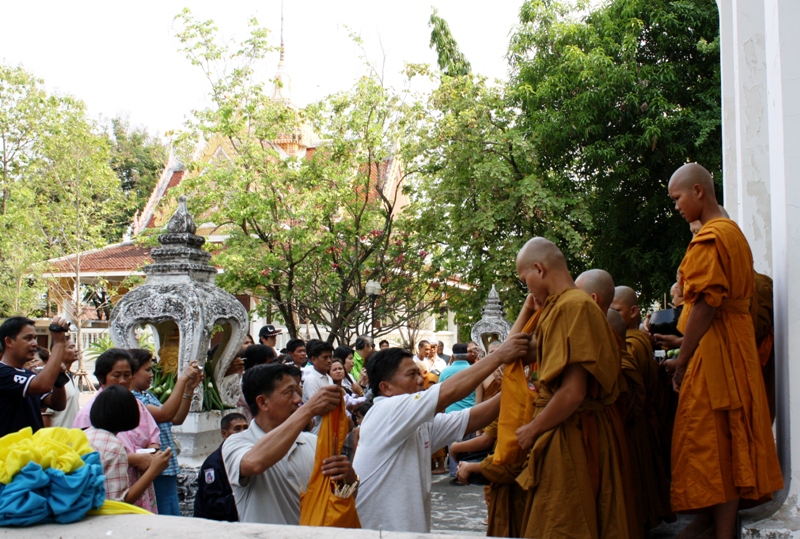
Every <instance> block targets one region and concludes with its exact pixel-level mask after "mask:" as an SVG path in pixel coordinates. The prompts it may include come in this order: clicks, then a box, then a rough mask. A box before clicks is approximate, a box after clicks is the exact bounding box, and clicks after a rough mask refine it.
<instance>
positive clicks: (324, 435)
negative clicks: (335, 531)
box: [300, 399, 361, 528]
mask: <svg viewBox="0 0 800 539" xmlns="http://www.w3.org/2000/svg"><path fill="white" fill-rule="evenodd" d="M348 430H349V424H348V421H347V408H346V407H345V404H344V399H342V402H341V404H340V405H339V407H338V408H336V409H334V410H332V411H330V412H328V413H327V414H325V415H324V416H323V417H322V425H321V426H320V429H319V436H318V437H317V452H316V455H315V457H314V471H313V472H312V473H311V479H310V480H309V481H308V489H307V490H306V491H305V492H303V493H302V494H300V525H301V526H326V527H336V528H360V527H361V521H359V519H358V513H357V512H356V500H355V496H354V495H349V496H347V497H345V498H343V497H341V493H340V492H341V490H348V489H347V488H346V487H344V488H343V486H342V485H337V484H336V483H334V482H333V481H331V479H330V478H328V477H327V476H324V475H322V461H323V460H325V459H326V458H328V457H331V456H334V455H339V454H340V453H341V452H342V445H343V444H344V439H345V437H347V433H348Z"/></svg>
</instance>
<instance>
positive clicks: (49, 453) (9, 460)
mask: <svg viewBox="0 0 800 539" xmlns="http://www.w3.org/2000/svg"><path fill="white" fill-rule="evenodd" d="M92 451H93V449H92V447H91V446H90V445H89V440H88V439H87V438H86V434H85V433H84V432H83V431H82V430H81V429H67V428H63V427H49V428H44V429H39V430H38V431H37V432H36V434H34V433H33V430H32V429H31V428H30V427H26V428H24V429H21V430H19V431H18V432H12V433H10V434H7V435H5V436H3V437H2V438H0V483H2V484H4V485H7V484H8V483H10V482H11V481H12V479H14V476H15V475H16V474H18V473H19V471H20V470H22V468H24V467H25V466H27V465H28V463H30V462H35V463H37V464H39V465H40V466H41V467H42V468H43V469H47V468H56V469H58V470H61V471H62V472H64V473H67V474H69V473H72V472H74V471H75V470H78V469H79V468H81V467H82V466H83V465H84V462H83V460H82V459H81V456H82V455H85V454H87V453H91V452H92Z"/></svg>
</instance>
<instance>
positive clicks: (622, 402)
mask: <svg viewBox="0 0 800 539" xmlns="http://www.w3.org/2000/svg"><path fill="white" fill-rule="evenodd" d="M575 285H577V287H578V288H580V289H581V290H583V291H584V292H586V293H587V294H589V296H591V298H592V299H593V300H594V302H595V303H597V306H598V307H600V310H601V311H603V312H604V313H606V317H607V318H608V322H609V325H610V326H611V329H613V330H614V331H615V333H617V336H618V337H619V338H618V339H617V345H618V347H619V353H620V359H621V361H622V371H621V372H620V379H619V381H618V382H619V388H620V396H619V398H618V400H617V408H618V410H619V413H620V415H621V417H622V422H623V425H624V427H625V440H626V442H627V453H628V458H625V459H623V463H622V464H623V471H625V472H626V476H627V479H628V480H630V488H631V492H630V496H629V497H628V500H627V502H628V509H629V512H632V513H633V515H634V516H635V523H636V528H635V530H631V531H632V532H634V531H635V533H631V536H633V537H643V536H644V532H645V529H649V528H651V527H653V526H655V525H656V524H658V517H657V513H656V510H655V506H656V505H657V504H656V503H654V502H653V501H652V500H650V497H651V493H652V494H653V495H654V496H657V489H655V488H654V487H655V486H656V485H657V484H658V480H657V478H656V474H655V471H654V470H653V463H652V461H651V459H652V455H651V453H652V450H651V448H650V433H649V425H648V419H647V416H648V410H647V406H648V404H649V403H648V400H647V391H646V389H645V384H644V380H643V379H642V375H641V373H640V372H639V369H638V365H637V364H636V360H635V359H634V358H633V356H631V354H630V352H629V351H628V349H627V347H626V345H625V331H626V329H627V327H626V324H625V321H624V320H623V319H622V315H620V314H619V313H618V312H617V311H615V310H613V309H610V307H611V303H612V302H613V301H614V294H615V289H614V279H613V278H612V277H611V274H609V273H608V272H607V271H605V270H601V269H591V270H588V271H585V272H583V273H581V274H580V275H579V276H578V278H577V279H575ZM615 324H616V326H617V327H616V328H615ZM617 330H621V331H617ZM629 517H630V515H629Z"/></svg>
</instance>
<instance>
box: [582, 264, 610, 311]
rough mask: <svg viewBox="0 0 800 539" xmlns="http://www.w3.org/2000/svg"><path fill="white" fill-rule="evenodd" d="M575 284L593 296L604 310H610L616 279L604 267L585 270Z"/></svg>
mask: <svg viewBox="0 0 800 539" xmlns="http://www.w3.org/2000/svg"><path fill="white" fill-rule="evenodd" d="M575 285H576V286H577V287H578V288H580V289H581V290H583V291H584V292H586V293H587V294H589V295H590V296H592V297H593V298H594V300H595V302H597V305H599V306H600V310H602V311H603V312H606V311H608V309H609V308H610V307H611V302H613V301H614V295H615V290H614V279H613V278H612V277H611V274H610V273H608V272H607V271H606V270H602V269H590V270H588V271H584V272H583V273H581V274H580V275H578V278H577V279H575Z"/></svg>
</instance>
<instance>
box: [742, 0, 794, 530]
mask: <svg viewBox="0 0 800 539" xmlns="http://www.w3.org/2000/svg"><path fill="white" fill-rule="evenodd" d="M761 3H762V5H763V8H764V14H765V17H764V22H765V33H764V35H765V43H764V51H765V58H766V68H767V78H766V91H767V113H768V123H769V128H768V135H769V139H768V146H767V148H768V152H769V153H768V155H769V167H770V190H771V203H770V210H771V211H770V222H771V225H772V267H773V270H774V276H773V278H774V298H775V305H774V314H775V359H776V361H775V365H776V370H777V373H776V374H777V376H776V380H777V384H778V387H777V421H776V430H777V441H778V454H779V456H780V459H781V465H782V467H783V470H784V478H785V480H786V481H787V485H786V487H787V488H786V489H785V491H784V492H782V493H780V494H779V495H778V496H777V497H776V500H775V502H774V503H773V504H771V506H767V507H765V508H763V509H761V510H760V511H756V513H759V512H760V515H759V516H762V517H766V516H768V515H769V511H770V510H774V509H778V507H777V506H779V505H780V506H781V507H779V511H778V513H777V514H775V515H771V516H769V518H767V519H766V520H764V521H761V522H758V523H756V524H751V525H748V526H746V530H745V536H748V537H767V536H769V537H790V536H795V535H794V533H793V532H796V531H797V530H800V516H798V509H800V507H798V499H800V498H798V496H800V394H798V393H797V388H798V387H800V362H798V358H799V357H800V311H799V310H798V306H800V251H799V250H798V247H800V28H798V21H800V2H798V1H797V0H761ZM792 440H797V441H798V443H794V444H793V443H792ZM787 491H788V492H787ZM787 494H788V495H787Z"/></svg>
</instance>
